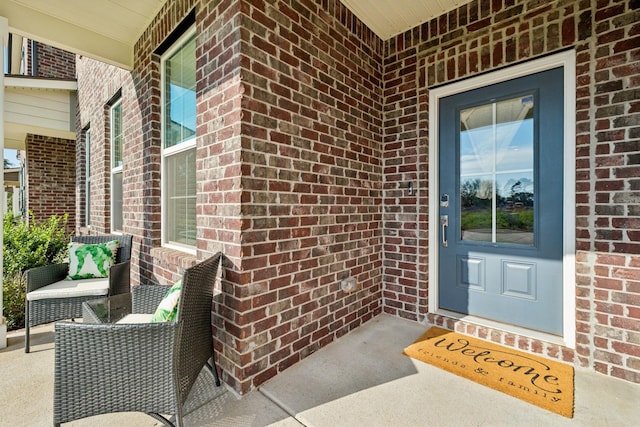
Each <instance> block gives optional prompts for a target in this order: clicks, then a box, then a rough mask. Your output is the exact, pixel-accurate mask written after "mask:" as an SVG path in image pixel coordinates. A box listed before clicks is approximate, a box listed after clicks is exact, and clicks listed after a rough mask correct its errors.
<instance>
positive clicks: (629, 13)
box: [384, 0, 640, 382]
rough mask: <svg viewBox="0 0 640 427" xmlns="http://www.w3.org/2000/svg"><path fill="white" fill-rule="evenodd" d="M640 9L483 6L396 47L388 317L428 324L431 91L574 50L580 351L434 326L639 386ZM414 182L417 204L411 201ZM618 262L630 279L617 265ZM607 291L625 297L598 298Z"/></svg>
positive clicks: (390, 96) (388, 148)
mask: <svg viewBox="0 0 640 427" xmlns="http://www.w3.org/2000/svg"><path fill="white" fill-rule="evenodd" d="M636 3H637V2H635V3H634V2H633V1H626V2H625V1H617V2H611V3H609V2H607V1H598V2H596V1H591V2H590V1H580V2H574V1H549V2H531V1H502V0H495V1H476V2H471V3H469V4H468V5H464V6H461V7H460V8H458V9H456V10H454V11H452V12H449V13H448V14H445V15H443V16H441V17H439V18H437V19H434V20H432V21H430V22H427V23H425V24H423V25H421V26H419V27H416V28H414V29H413V30H411V31H407V32H405V33H404V34H402V35H399V36H398V37H396V38H394V39H392V40H390V41H389V43H388V53H387V55H386V59H385V74H384V82H385V99H386V103H385V118H384V120H385V180H386V181H385V218H384V219H385V291H384V309H385V311H387V312H389V313H393V314H396V315H400V316H403V317H408V318H411V319H417V320H421V319H423V318H424V316H425V314H426V313H427V299H428V292H427V282H428V278H427V273H426V272H427V271H428V268H427V267H428V256H427V250H428V244H429V243H428V240H427V237H428V236H427V234H428V218H427V210H428V206H429V205H428V194H427V188H428V158H427V153H428V127H429V123H428V110H429V105H428V89H427V88H428V87H429V86H432V85H438V84H442V83H446V82H450V81H453V80H457V79H461V78H465V77H469V76H473V75H477V74H478V73H481V72H485V71H489V70H493V69H496V68H499V67H502V66H505V65H508V64H512V63H516V62H518V61H523V60H527V59H530V58H534V57H538V56H540V55H543V54H546V53H550V52H555V51H559V50H562V49H565V48H575V49H576V54H577V69H576V79H577V92H576V98H577V103H576V110H577V111H576V122H577V123H576V134H577V138H576V247H577V249H578V256H577V264H576V269H577V286H576V303H577V310H576V328H577V348H576V351H575V352H574V351H573V350H571V349H568V348H558V347H557V346H554V345H548V344H546V343H543V342H539V341H536V340H529V339H526V338H522V337H517V336H514V335H511V334H505V333H499V332H497V331H491V330H489V329H487V328H478V327H475V326H473V325H470V324H465V323H464V322H453V321H452V320H451V319H446V318H442V317H439V316H433V315H429V316H427V319H428V320H429V321H435V322H436V323H438V324H440V323H445V324H447V325H448V326H449V327H454V324H455V328H456V329H458V330H462V331H464V332H467V333H471V334H474V335H478V336H488V337H490V338H491V339H494V340H496V341H499V342H503V343H505V342H507V343H508V342H512V343H516V342H518V346H519V347H524V348H526V349H528V350H530V351H534V352H537V353H544V354H547V355H549V356H551V357H558V358H561V359H563V360H573V359H574V357H575V359H576V361H577V363H579V364H581V365H583V366H594V367H595V368H596V369H597V370H599V371H602V372H606V373H608V374H610V375H614V376H618V377H621V378H625V379H628V380H631V381H635V382H640V370H638V365H639V357H640V348H639V347H638V334H636V333H635V331H639V330H640V327H639V325H640V322H639V320H638V319H637V317H635V318H634V315H637V312H638V304H639V303H640V301H639V300H638V289H637V286H635V287H634V285H636V282H637V280H638V279H637V278H638V277H639V276H640V270H638V263H639V261H638V259H639V258H638V255H637V254H638V253H639V252H640V250H639V249H638V245H639V243H638V241H639V239H640V235H639V234H640V233H639V232H638V229H639V228H640V223H638V221H637V220H636V217H637V216H638V213H639V212H638V209H637V201H638V195H637V194H638V192H637V190H638V187H639V185H638V182H639V181H638V178H637V176H638V172H639V169H638V166H637V165H638V159H639V157H640V155H639V153H640V144H639V143H638V134H639V132H638V129H639V127H638V123H639V122H640V120H639V118H640V115H639V114H638V110H640V108H639V107H638V105H640V103H639V102H638V99H639V98H640V97H639V96H638V92H637V90H634V88H635V87H637V85H638V82H639V81H640V77H639V76H640V69H639V68H638V67H637V66H635V65H633V64H635V63H637V62H638V57H639V55H640V49H639V48H638V46H639V43H638V32H639V31H640V27H639V26H638V22H639V20H640V19H639V18H640V16H639V15H640V14H639V12H638V6H637V4H636ZM414 180H415V181H416V182H417V188H418V191H417V195H416V197H415V198H414V197H411V196H408V195H407V193H406V191H405V190H403V188H404V187H405V186H406V183H407V182H409V181H414ZM609 254H619V255H616V256H615V257H614V256H609ZM614 259H615V260H616V261H615V262H616V263H621V266H622V267H619V268H617V267H615V266H614V265H610V264H609V263H611V262H613V261H612V260H614ZM415 277H417V278H418V281H417V283H416V280H415V279H414V278H415ZM634 278H635V279H634ZM602 282H604V283H606V285H605V287H607V286H612V285H613V284H614V283H615V286H617V288H616V289H606V290H601V289H599V285H598V283H602ZM416 304H417V305H418V309H417V310H416ZM599 347H602V348H599ZM574 353H575V355H574Z"/></svg>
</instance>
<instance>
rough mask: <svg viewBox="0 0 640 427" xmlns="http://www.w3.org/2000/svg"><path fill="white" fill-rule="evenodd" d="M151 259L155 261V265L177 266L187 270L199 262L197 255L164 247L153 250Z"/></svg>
mask: <svg viewBox="0 0 640 427" xmlns="http://www.w3.org/2000/svg"><path fill="white" fill-rule="evenodd" d="M151 257H152V258H153V259H154V261H156V262H155V264H159V265H162V266H165V267H168V266H176V267H179V268H181V269H187V268H189V267H192V266H193V265H195V264H196V262H197V257H196V255H195V254H191V253H188V252H183V251H179V250H177V249H172V248H167V247H164V246H161V247H157V248H152V249H151Z"/></svg>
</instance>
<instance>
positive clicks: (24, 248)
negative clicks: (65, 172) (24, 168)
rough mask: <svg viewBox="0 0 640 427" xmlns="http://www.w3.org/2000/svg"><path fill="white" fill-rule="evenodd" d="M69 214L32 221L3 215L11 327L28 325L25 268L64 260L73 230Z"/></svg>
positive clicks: (6, 307)
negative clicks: (25, 305) (71, 229)
mask: <svg viewBox="0 0 640 427" xmlns="http://www.w3.org/2000/svg"><path fill="white" fill-rule="evenodd" d="M67 223H68V217H67V215H66V214H65V215H63V216H56V215H54V216H51V217H49V218H48V219H46V220H44V221H41V222H37V221H36V220H35V219H34V218H33V216H32V217H31V220H30V221H29V223H27V222H26V221H24V220H23V219H22V218H20V217H17V218H16V217H14V216H13V215H12V214H6V215H5V216H4V218H3V224H4V245H3V269H2V277H3V280H2V288H3V305H4V316H5V317H6V318H7V329H9V330H12V329H18V328H21V327H23V326H24V300H25V290H26V283H25V280H24V272H25V271H26V270H28V269H30V268H32V267H39V266H41V265H47V264H52V263H56V262H61V261H62V260H63V259H64V257H65V256H66V251H67V243H68V242H69V238H70V233H68V232H67Z"/></svg>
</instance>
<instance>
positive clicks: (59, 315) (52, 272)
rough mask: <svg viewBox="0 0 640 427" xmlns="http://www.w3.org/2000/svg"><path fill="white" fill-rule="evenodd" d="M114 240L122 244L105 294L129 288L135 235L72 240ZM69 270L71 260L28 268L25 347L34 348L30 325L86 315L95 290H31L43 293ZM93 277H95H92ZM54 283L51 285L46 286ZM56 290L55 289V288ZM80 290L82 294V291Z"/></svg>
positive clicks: (83, 241) (74, 239)
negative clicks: (49, 292) (84, 306)
mask: <svg viewBox="0 0 640 427" xmlns="http://www.w3.org/2000/svg"><path fill="white" fill-rule="evenodd" d="M110 240H118V242H119V244H120V246H119V247H118V253H117V254H116V263H115V265H113V266H112V267H111V269H110V270H109V279H108V289H106V287H105V291H104V295H116V294H120V293H124V292H129V291H130V287H129V280H130V278H129V270H130V266H129V264H130V259H131V246H132V241H133V236H128V235H106V236H73V237H72V238H71V241H72V242H79V243H90V244H93V243H105V242H108V241H110ZM68 271H69V265H68V264H67V263H61V264H51V265H45V266H42V267H36V268H32V269H29V270H27V271H26V273H25V276H26V282H27V294H26V301H25V341H24V351H25V353H29V351H30V328H31V327H32V326H36V325H40V324H43V323H49V322H54V321H56V320H62V319H74V318H80V317H82V303H83V302H84V301H88V300H91V299H95V298H97V297H99V296H100V295H97V294H96V292H95V291H92V292H87V294H82V292H75V293H74V294H72V295H73V296H67V295H64V294H60V295H56V296H51V295H49V296H46V297H45V298H42V297H36V295H37V294H38V292H36V293H34V294H30V293H31V292H33V291H38V290H39V293H41V292H43V291H46V290H47V289H50V288H52V286H50V285H53V284H55V283H57V282H60V281H62V280H64V279H65V277H66V276H67V274H68ZM89 280H91V279H89ZM81 282H82V280H78V281H73V282H69V283H73V284H74V285H75V284H77V283H81ZM46 286H50V288H45V287H46ZM53 294H55V292H53ZM78 294H80V295H78Z"/></svg>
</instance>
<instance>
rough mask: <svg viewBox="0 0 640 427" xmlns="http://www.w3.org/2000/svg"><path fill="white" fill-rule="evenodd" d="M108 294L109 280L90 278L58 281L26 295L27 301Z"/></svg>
mask: <svg viewBox="0 0 640 427" xmlns="http://www.w3.org/2000/svg"><path fill="white" fill-rule="evenodd" d="M108 293H109V278H108V277H107V278H102V277H100V278H92V279H80V280H60V281H59V282H55V283H52V284H50V285H47V286H43V287H42V288H40V289H36V290H35V291H31V292H29V293H28V294H27V301H36V300H42V299H51V298H73V297H86V296H95V297H101V296H104V295H107V294H108Z"/></svg>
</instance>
